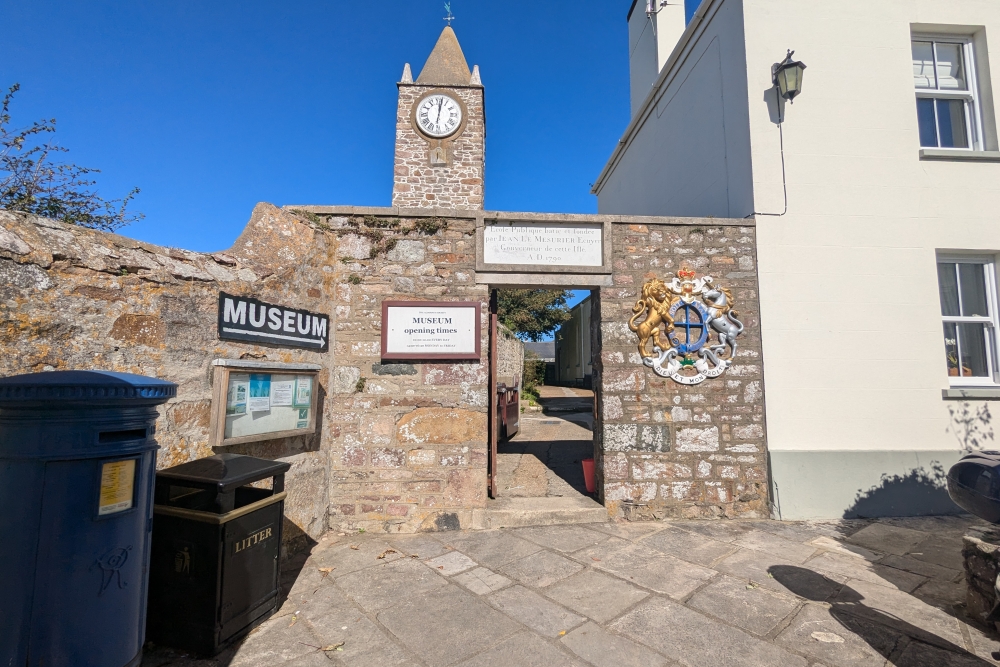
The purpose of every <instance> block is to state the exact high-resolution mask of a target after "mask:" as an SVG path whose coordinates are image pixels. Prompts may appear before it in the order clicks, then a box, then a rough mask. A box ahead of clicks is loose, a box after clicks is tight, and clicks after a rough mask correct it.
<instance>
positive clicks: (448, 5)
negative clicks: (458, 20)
mask: <svg viewBox="0 0 1000 667" xmlns="http://www.w3.org/2000/svg"><path fill="white" fill-rule="evenodd" d="M444 10H445V11H446V12H448V16H445V17H444V20H445V21H447V22H448V25H449V26H450V25H451V22H452V21H454V20H455V15H454V14H452V13H451V3H450V2H446V3H444Z"/></svg>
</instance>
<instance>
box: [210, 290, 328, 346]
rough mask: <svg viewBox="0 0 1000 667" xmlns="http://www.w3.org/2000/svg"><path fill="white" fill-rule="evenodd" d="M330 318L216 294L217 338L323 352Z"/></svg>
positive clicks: (239, 297) (320, 314) (243, 298)
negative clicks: (217, 298)
mask: <svg viewBox="0 0 1000 667" xmlns="http://www.w3.org/2000/svg"><path fill="white" fill-rule="evenodd" d="M329 332H330V318H329V316H327V315H324V314H322V313H313V312H310V311H308V310H299V309H296V308H287V307H285V306H277V305H274V304H271V303H265V302H263V301H258V300H257V299H251V298H249V297H243V296H233V295H231V294H226V293H225V292H219V338H220V339H226V340H239V341H244V342H249V343H266V344H268V345H280V346H282V347H302V348H306V349H309V350H319V351H320V352H326V351H327V349H328V347H329V341H330V333H329Z"/></svg>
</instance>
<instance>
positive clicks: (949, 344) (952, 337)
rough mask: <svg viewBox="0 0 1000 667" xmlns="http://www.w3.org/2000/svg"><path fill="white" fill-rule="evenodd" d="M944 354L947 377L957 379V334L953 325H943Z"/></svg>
mask: <svg viewBox="0 0 1000 667" xmlns="http://www.w3.org/2000/svg"><path fill="white" fill-rule="evenodd" d="M944 354H945V358H946V359H947V362H948V375H949V376H950V377H958V332H957V331H956V330H955V325H954V324H951V323H948V322H946V323H945V325H944Z"/></svg>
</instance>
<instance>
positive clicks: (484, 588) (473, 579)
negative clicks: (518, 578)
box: [454, 567, 511, 595]
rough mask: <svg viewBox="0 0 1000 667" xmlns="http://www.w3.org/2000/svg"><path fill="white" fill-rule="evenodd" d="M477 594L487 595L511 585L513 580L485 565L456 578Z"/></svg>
mask: <svg viewBox="0 0 1000 667" xmlns="http://www.w3.org/2000/svg"><path fill="white" fill-rule="evenodd" d="M454 580H455V581H457V582H458V583H460V584H462V585H463V586H465V587H466V588H468V589H469V590H470V591H472V592H473V593H475V594H476V595H487V594H489V593H494V592H496V591H498V590H500V589H502V588H506V587H507V586H510V584H511V580H510V579H508V578H507V577H505V576H503V575H501V574H497V573H496V572H493V571H492V570H487V569H486V568H485V567H477V568H476V569H475V570H472V571H471V572H463V573H462V574H460V575H458V576H457V577H455V579H454Z"/></svg>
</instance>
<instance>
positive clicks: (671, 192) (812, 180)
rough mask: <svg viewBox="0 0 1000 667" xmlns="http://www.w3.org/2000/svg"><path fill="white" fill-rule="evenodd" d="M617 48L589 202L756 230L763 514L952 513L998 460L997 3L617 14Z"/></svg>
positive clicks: (764, 3)
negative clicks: (788, 98) (989, 454)
mask: <svg viewBox="0 0 1000 667" xmlns="http://www.w3.org/2000/svg"><path fill="white" fill-rule="evenodd" d="M629 34H630V44H629V51H630V53H631V84H632V121H631V123H630V124H629V126H628V128H627V129H626V130H625V132H624V134H623V136H622V139H621V141H620V142H619V144H618V145H617V146H616V147H615V150H614V153H613V154H612V156H611V158H610V160H609V161H608V163H607V165H606V167H605V168H604V170H603V172H602V173H601V175H600V177H599V178H598V180H597V182H596V184H595V186H594V193H595V194H597V195H598V202H599V204H598V208H599V211H600V213H621V214H637V215H675V216H718V217H748V216H755V217H756V220H757V230H758V258H757V259H758V270H759V276H760V278H759V280H760V283H759V285H760V301H761V330H762V336H763V360H762V363H763V369H764V379H765V388H764V391H765V401H766V424H767V441H768V447H769V450H770V464H771V474H772V502H773V505H774V507H773V512H774V515H775V516H776V517H779V518H783V519H800V518H818V517H840V516H844V515H848V516H851V515H863V516H872V515H879V514H882V515H907V514H921V513H936V512H945V511H953V510H954V509H955V508H954V506H953V505H951V504H950V502H949V501H948V499H947V494H946V493H945V492H944V491H943V490H942V489H941V487H942V485H943V478H942V473H943V472H946V471H947V469H948V468H949V467H950V466H951V465H952V464H953V463H954V462H955V461H956V460H957V459H958V458H959V457H960V456H961V455H962V454H963V453H964V452H965V451H967V450H970V449H990V448H996V449H1000V442H997V441H995V438H997V437H1000V434H997V433H996V430H997V426H998V425H1000V423H998V419H997V416H998V414H1000V404H998V403H994V402H992V401H996V400H1000V369H998V366H1000V364H998V360H997V356H998V355H997V347H998V340H997V332H998V326H997V325H998V318H997V313H998V307H997V292H998V289H997V277H996V270H995V263H996V260H997V257H998V253H1000V146H998V139H997V120H996V113H995V106H994V94H993V91H994V90H998V92H1000V46H997V44H998V43H1000V42H998V40H1000V3H998V2H996V1H995V0H948V1H945V0H879V2H869V1H864V0H843V1H842V2H836V3H815V2H805V3H804V2H791V1H790V0H756V1H755V2H743V1H742V0H704V1H703V3H702V5H701V7H700V8H699V9H698V10H697V12H696V13H695V15H694V17H693V18H692V19H691V21H690V23H688V24H687V25H686V26H685V25H684V19H683V11H682V8H681V6H680V5H678V4H675V2H674V1H673V0H672V1H671V2H670V3H669V4H665V3H662V2H661V0H650V1H649V2H646V1H645V0H637V3H636V4H634V5H633V8H632V11H631V12H630V14H629ZM987 37H989V38H991V39H992V40H993V45H992V46H993V47H994V48H993V49H992V52H991V50H990V49H989V48H988V41H987ZM788 49H793V50H794V51H795V54H794V59H795V60H800V61H802V62H804V63H805V64H806V66H807V68H808V69H807V70H806V71H805V73H804V87H803V90H802V93H801V95H800V96H799V97H797V98H795V101H794V104H788V103H787V102H784V101H780V102H779V96H778V95H777V91H776V89H775V87H774V85H773V83H772V66H773V65H774V64H776V63H779V62H780V61H782V60H783V59H784V58H785V56H786V51H787V50H788ZM782 119H783V123H780V125H779V121H780V120H782ZM782 140H783V149H782ZM786 191H787V197H786V194H785V193H786ZM664 252H669V249H667V248H665V249H664Z"/></svg>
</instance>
